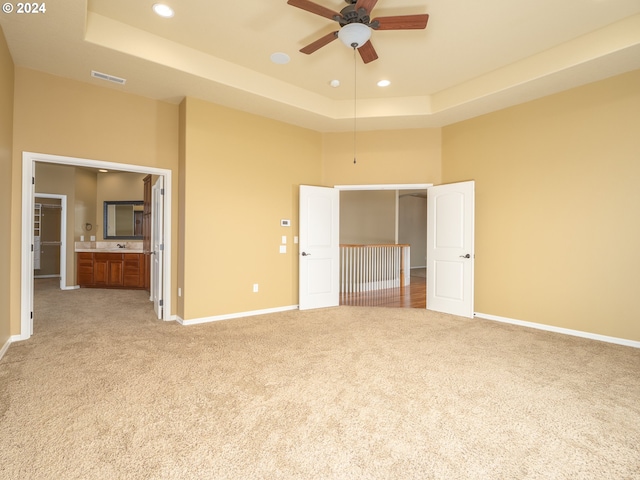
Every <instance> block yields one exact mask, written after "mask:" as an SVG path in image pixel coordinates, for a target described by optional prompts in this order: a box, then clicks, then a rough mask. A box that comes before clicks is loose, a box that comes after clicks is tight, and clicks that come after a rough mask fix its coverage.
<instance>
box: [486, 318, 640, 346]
mask: <svg viewBox="0 0 640 480" xmlns="http://www.w3.org/2000/svg"><path fill="white" fill-rule="evenodd" d="M474 316H476V317H478V318H484V319H485V320H493V321H495V322H502V323H510V324H512V325H518V326H521V327H528V328H535V329H538V330H546V331H548V332H554V333H562V334H564V335H572V336H574V337H582V338H588V339H590V340H598V341H600V342H607V343H615V344H617V345H624V346H625V347H633V348H640V342H637V341H635V340H627V339H626V338H618V337H609V336H607V335H599V334H597V333H590V332H583V331H580V330H571V329H570V328H562V327H554V326H553V325H545V324H543V323H534V322H526V321H524V320H514V319H513V318H507V317H499V316H497V315H489V314H487V313H479V312H475V313H474Z"/></svg>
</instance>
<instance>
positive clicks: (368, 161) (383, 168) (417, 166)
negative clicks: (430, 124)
mask: <svg viewBox="0 0 640 480" xmlns="http://www.w3.org/2000/svg"><path fill="white" fill-rule="evenodd" d="M356 160H357V162H356V164H355V165H354V163H353V132H351V133H325V134H324V135H323V142H322V183H323V185H328V186H333V185H364V184H383V183H396V184H397V183H433V184H437V183H440V179H441V160H442V159H441V129H439V128H425V129H415V130H388V131H374V132H357V135H356Z"/></svg>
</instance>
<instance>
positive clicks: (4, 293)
mask: <svg viewBox="0 0 640 480" xmlns="http://www.w3.org/2000/svg"><path fill="white" fill-rule="evenodd" d="M12 142H13V61H12V60H11V55H10V54H9V49H8V48H7V43H6V41H5V38H4V33H3V32H2V28H0V349H1V348H2V347H3V346H4V345H5V344H6V343H7V341H8V340H9V337H10V336H11V334H12V333H16V332H12V331H11V322H10V319H11V310H10V307H9V303H10V298H11V290H12V289H14V290H17V291H18V295H19V294H20V293H19V287H18V284H15V283H14V284H13V286H12V282H11V271H10V264H11V252H12V250H11V234H10V232H11V226H12V225H11V188H12V185H11V170H12V165H11V151H12V148H13V147H12Z"/></svg>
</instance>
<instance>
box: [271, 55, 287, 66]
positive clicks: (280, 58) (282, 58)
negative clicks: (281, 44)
mask: <svg viewBox="0 0 640 480" xmlns="http://www.w3.org/2000/svg"><path fill="white" fill-rule="evenodd" d="M290 60H291V58H289V55H287V54H286V53H282V52H276V53H273V54H271V61H272V62H273V63H277V64H278V65H284V64H285V63H289V61H290Z"/></svg>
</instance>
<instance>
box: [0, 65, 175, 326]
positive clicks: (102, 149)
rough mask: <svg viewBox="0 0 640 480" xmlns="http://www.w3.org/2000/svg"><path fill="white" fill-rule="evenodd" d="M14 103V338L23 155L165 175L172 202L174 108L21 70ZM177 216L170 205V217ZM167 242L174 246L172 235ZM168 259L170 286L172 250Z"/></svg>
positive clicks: (18, 300) (12, 273)
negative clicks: (61, 157)
mask: <svg viewBox="0 0 640 480" xmlns="http://www.w3.org/2000/svg"><path fill="white" fill-rule="evenodd" d="M3 71H4V70H3ZM14 102H15V115H14V125H13V128H14V131H13V170H12V172H11V173H12V184H11V193H12V198H11V201H12V207H11V284H12V285H15V286H16V287H15V288H14V289H12V291H11V298H10V305H11V307H10V308H11V310H10V311H11V313H10V315H11V332H12V334H14V335H15V334H19V333H20V314H19V312H20V289H19V287H18V286H19V285H20V245H21V241H22V240H21V196H22V188H21V171H22V152H23V151H30V152H38V153H47V154H53V155H65V156H70V157H77V158H84V159H92V160H104V161H109V162H117V163H124V164H131V165H142V166H147V167H156V168H164V169H169V170H171V171H172V172H173V181H174V183H173V189H172V195H173V196H174V198H177V197H178V191H177V188H178V187H177V185H178V178H177V167H178V106H177V105H172V104H168V103H165V102H160V101H156V100H151V99H148V98H144V97H139V96H136V95H130V94H125V93H122V92H118V91H117V89H115V88H104V87H98V86H95V85H92V84H88V83H83V82H77V81H73V80H68V79H65V78H61V77H56V76H53V75H49V74H45V73H41V72H36V71H33V70H29V69H25V68H22V67H17V68H16V69H15V97H14ZM177 214H178V206H177V202H173V206H172V215H173V218H174V219H176V218H177ZM172 237H173V238H172V240H173V245H174V246H175V245H177V230H175V229H174V232H172ZM172 253H173V256H172V258H173V265H172V271H173V272H174V273H173V275H174V280H173V281H174V283H175V282H176V277H177V274H176V272H177V255H176V253H177V247H174V251H173V252H172ZM172 304H173V305H175V294H174V301H173V302H172ZM173 313H175V312H173Z"/></svg>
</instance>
